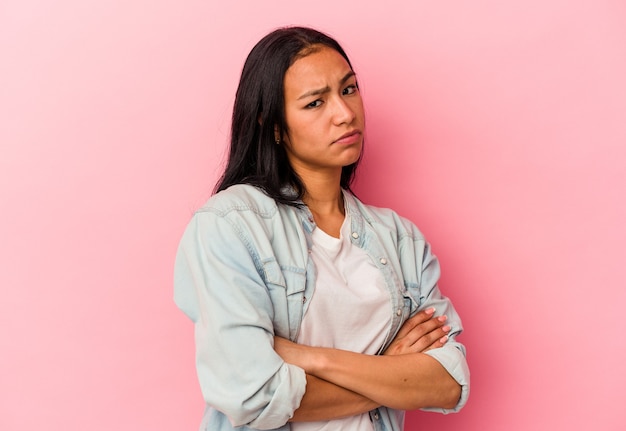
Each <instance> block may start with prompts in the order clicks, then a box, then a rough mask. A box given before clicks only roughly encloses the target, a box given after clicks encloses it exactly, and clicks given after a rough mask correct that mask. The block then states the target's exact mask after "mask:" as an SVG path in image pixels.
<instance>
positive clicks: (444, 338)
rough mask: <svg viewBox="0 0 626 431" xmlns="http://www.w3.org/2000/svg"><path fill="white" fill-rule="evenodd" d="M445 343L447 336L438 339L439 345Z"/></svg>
mask: <svg viewBox="0 0 626 431" xmlns="http://www.w3.org/2000/svg"><path fill="white" fill-rule="evenodd" d="M446 341H448V336H447V335H444V336H443V337H441V338H440V339H439V342H440V343H441V344H443V343H445V342H446Z"/></svg>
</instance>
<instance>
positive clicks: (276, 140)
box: [274, 124, 281, 145]
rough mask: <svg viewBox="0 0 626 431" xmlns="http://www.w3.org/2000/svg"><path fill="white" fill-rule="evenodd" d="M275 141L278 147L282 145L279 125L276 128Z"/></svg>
mask: <svg viewBox="0 0 626 431" xmlns="http://www.w3.org/2000/svg"><path fill="white" fill-rule="evenodd" d="M274 141H275V142H276V145H280V142H281V139H280V129H279V128H278V124H276V125H275V126H274Z"/></svg>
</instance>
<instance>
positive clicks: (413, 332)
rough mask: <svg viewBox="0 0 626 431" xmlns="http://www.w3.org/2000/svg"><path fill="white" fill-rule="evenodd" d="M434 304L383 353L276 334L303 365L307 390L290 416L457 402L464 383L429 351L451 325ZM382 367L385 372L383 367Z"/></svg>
mask: <svg viewBox="0 0 626 431" xmlns="http://www.w3.org/2000/svg"><path fill="white" fill-rule="evenodd" d="M445 320H446V319H445V316H439V317H435V316H434V309H432V308H431V309H428V310H424V311H421V312H420V313H418V314H416V315H415V316H413V317H412V318H411V319H409V320H407V321H406V322H405V323H404V325H403V326H402V328H401V329H400V331H399V332H398V334H397V335H396V338H395V339H394V340H393V342H392V343H391V344H390V346H389V347H388V348H387V350H386V351H385V352H384V354H383V355H380V356H374V355H365V354H359V353H354V352H349V351H345V350H338V349H330V348H323V347H311V346H306V345H300V344H296V343H293V342H290V341H288V340H286V339H284V338H280V337H275V344H274V349H275V350H276V352H277V353H278V354H279V355H280V356H281V357H282V358H283V359H284V360H285V361H286V362H288V363H290V364H294V365H297V366H299V367H301V368H302V369H304V371H305V372H306V375H307V387H306V393H305V395H304V397H303V398H302V402H301V404H300V407H299V408H298V409H297V410H296V411H295V413H294V416H293V418H292V419H291V420H292V421H316V420H329V419H335V418H340V417H345V416H351V415H356V414H360V413H364V412H367V411H369V410H372V409H374V408H377V407H379V406H381V405H384V406H387V407H391V408H395V409H401V410H414V409H418V408H422V407H442V408H452V407H454V406H455V405H456V404H457V402H458V400H459V397H460V394H461V387H460V386H459V384H458V383H457V382H456V381H455V380H454V378H452V376H450V374H448V372H447V371H446V370H445V369H444V367H443V366H442V365H441V364H440V363H439V362H438V361H437V360H435V359H434V358H432V357H430V356H428V355H425V354H424V353H425V352H427V351H428V350H431V349H435V348H438V347H442V346H443V345H444V344H445V343H446V341H447V335H446V334H447V333H448V332H449V331H450V327H449V326H447V325H445ZM381 370H384V372H381Z"/></svg>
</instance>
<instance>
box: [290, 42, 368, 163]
mask: <svg viewBox="0 0 626 431" xmlns="http://www.w3.org/2000/svg"><path fill="white" fill-rule="evenodd" d="M284 88H285V118H286V122H287V131H286V133H285V134H284V135H283V136H282V137H281V139H282V141H283V142H284V144H285V148H286V150H287V156H288V158H289V162H290V164H291V166H292V167H293V169H294V170H295V171H296V173H298V174H299V175H300V176H302V175H303V174H304V175H305V176H306V174H307V173H313V172H315V173H317V172H323V171H328V172H330V173H334V174H337V171H339V173H340V172H341V168H342V167H343V166H347V165H350V164H352V163H354V162H356V161H357V160H358V158H359V155H360V154H361V148H362V146H363V127H364V122H365V119H364V113H363V102H362V100H361V94H360V93H359V89H358V88H357V82H356V76H355V75H354V72H352V69H350V66H349V65H348V62H347V61H346V60H345V59H344V58H343V57H342V56H341V54H339V53H338V52H337V51H335V50H334V49H331V48H328V47H321V48H320V49H319V50H316V51H314V52H312V53H311V54H309V55H307V56H305V57H302V58H300V59H298V60H296V61H295V62H294V63H293V64H292V65H291V67H289V69H287V72H286V73H285V79H284Z"/></svg>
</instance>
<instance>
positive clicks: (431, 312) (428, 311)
mask: <svg viewBox="0 0 626 431" xmlns="http://www.w3.org/2000/svg"><path fill="white" fill-rule="evenodd" d="M426 314H435V308H434V307H432V308H429V309H428V310H426Z"/></svg>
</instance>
